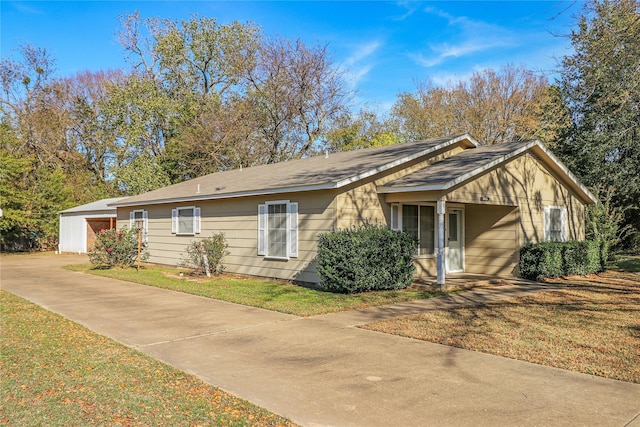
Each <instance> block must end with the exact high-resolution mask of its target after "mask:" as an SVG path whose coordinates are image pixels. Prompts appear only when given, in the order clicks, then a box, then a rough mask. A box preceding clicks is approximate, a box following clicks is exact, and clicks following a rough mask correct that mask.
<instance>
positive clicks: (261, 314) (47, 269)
mask: <svg viewBox="0 0 640 427" xmlns="http://www.w3.org/2000/svg"><path fill="white" fill-rule="evenodd" d="M86 260H87V258H86V257H83V256H67V255H61V256H51V255H40V256H5V257H2V260H1V275H0V280H1V285H2V288H3V289H4V290H7V291H9V292H11V293H14V294H16V295H19V296H21V297H23V298H26V299H28V300H30V301H33V302H35V303H37V304H39V305H41V306H43V307H45V308H47V309H49V310H51V311H54V312H56V313H59V314H61V315H63V316H65V317H67V318H69V319H72V320H74V321H76V322H78V323H80V324H82V325H84V326H86V327H88V328H90V329H92V330H94V331H96V332H98V333H100V334H103V335H106V336H108V337H111V338H113V339H114V340H116V341H119V342H121V343H124V344H126V345H129V346H131V347H134V348H136V349H138V350H140V351H142V352H144V353H146V354H149V355H151V356H153V357H155V358H157V359H159V360H162V361H164V362H166V363H168V364H171V365H173V366H175V367H177V368H179V369H181V370H183V371H185V372H189V373H191V374H194V375H196V376H198V377H200V378H201V379H203V380H204V381H206V382H208V383H210V384H213V385H215V386H218V387H220V388H222V389H223V390H226V391H228V392H230V393H233V394H235V395H236V396H239V397H242V398H245V399H247V400H250V401H252V402H254V403H256V404H258V405H260V406H263V407H264V408H266V409H269V410H270V411H272V412H275V413H277V414H280V415H282V416H285V417H288V418H290V419H291V420H293V421H294V422H296V423H299V424H301V425H305V426H419V425H425V426H432V425H445V426H452V425H453V426H478V425H487V426H488V425H491V426H495V425H509V426H512V425H522V426H528V425H531V426H533V425H598V426H636V427H638V426H640V385H638V384H632V383H625V382H621V381H615V380H607V379H603V378H598V377H594V376H590V375H585V374H578V373H574V372H569V371H564V370H561V369H555V368H548V367H544V366H539V365H534V364H531V363H526V362H520V361H515V360H511V359H505V358H502V357H496V356H490V355H486V354H482V353H476V352H472V351H467V350H461V349H456V348H452V347H446V346H442V345H438V344H432V343H427V342H422V341H417V340H412V339H407V338H402V337H397V336H391V335H386V334H382V333H377V332H371V331H366V330H362V329H358V328H355V327H353V326H351V325H350V323H351V322H352V318H353V316H352V317H351V318H350V317H349V316H342V318H344V319H347V320H346V321H341V320H340V319H341V316H337V315H327V316H317V317H312V318H300V317H297V316H292V315H287V314H280V313H274V312H270V311H266V310H262V309H257V308H251V307H245V306H241V305H236V304H231V303H226V302H220V301H215V300H211V299H207V298H202V297H197V296H192V295H187V294H182V293H179V292H173V291H167V290H162V289H156V288H152V287H147V286H142V285H137V284H132V283H127V282H122V281H117V280H110V279H104V278H100V277H96V276H90V275H84V274H82V273H75V272H69V271H65V270H62V269H60V268H59V267H60V266H62V265H65V264H71V263H77V262H86ZM355 318H362V316H355Z"/></svg>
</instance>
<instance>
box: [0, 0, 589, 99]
mask: <svg viewBox="0 0 640 427" xmlns="http://www.w3.org/2000/svg"><path fill="white" fill-rule="evenodd" d="M581 5H582V3H581V2H580V1H497V2H487V1H447V2H445V1H436V2H414V1H402V2H384V1H352V2H346V1H318V2H314V1H258V2H251V1H225V2H218V1H180V2H179V1H44V0H41V1H18V2H13V1H5V0H2V1H0V14H1V16H0V20H1V21H0V24H1V30H0V35H1V44H0V49H1V51H0V53H1V55H2V57H3V58H5V57H11V56H15V49H16V47H17V46H19V45H21V44H24V43H30V44H32V45H35V46H39V47H44V48H46V49H47V50H48V51H49V52H50V53H51V54H52V55H53V57H54V58H56V60H57V63H56V64H57V70H58V72H57V76H60V77H61V76H69V75H72V74H75V73H76V72H79V71H84V70H91V71H96V70H100V69H113V68H123V69H126V68H127V67H128V66H127V64H126V62H125V60H124V56H123V53H122V49H121V47H120V46H119V45H118V43H117V40H116V33H117V31H118V29H119V21H118V16H119V15H124V14H128V13H132V12H133V11H135V10H138V11H139V12H140V15H141V16H142V17H144V18H147V17H161V18H171V19H174V20H185V19H188V18H189V16H190V15H192V14H195V13H197V14H199V15H201V16H207V17H212V18H217V19H218V21H219V22H220V23H228V22H231V21H234V20H237V21H240V22H246V21H251V22H254V23H256V24H258V25H259V26H260V27H262V28H263V29H264V31H265V33H266V34H267V35H280V36H284V37H287V38H291V39H295V38H300V39H301V40H303V41H304V42H305V43H306V44H309V45H312V44H317V43H320V44H328V46H329V50H330V52H331V54H332V56H333V58H334V62H335V63H337V64H339V65H340V66H342V67H344V68H345V69H348V74H347V77H348V82H349V84H350V85H351V87H352V88H354V89H356V90H357V92H358V95H357V98H356V102H357V103H358V104H359V105H365V104H368V105H369V106H371V107H372V108H379V109H381V110H382V111H384V110H388V109H389V108H390V106H391V105H392V104H393V102H394V101H395V99H396V95H397V94H399V93H401V92H413V91H415V87H416V82H421V81H425V80H427V79H430V80H431V81H432V82H434V83H435V84H445V83H446V82H447V81H451V80H459V79H465V78H467V77H468V76H469V75H470V74H471V73H473V72H474V71H477V70H481V69H483V68H493V69H498V68H500V67H502V66H504V65H506V64H508V63H512V64H516V65H520V64H524V65H525V66H527V67H528V68H530V69H532V70H535V71H539V72H541V73H545V74H546V75H548V76H549V78H550V79H551V80H553V78H554V74H553V70H554V69H555V68H557V59H559V58H560V57H562V56H563V55H566V54H569V53H570V52H571V51H570V45H569V43H568V41H567V39H566V38H563V37H558V34H566V33H568V32H569V30H570V28H571V27H572V25H573V24H574V16H575V15H576V14H577V13H579V12H580V8H581Z"/></svg>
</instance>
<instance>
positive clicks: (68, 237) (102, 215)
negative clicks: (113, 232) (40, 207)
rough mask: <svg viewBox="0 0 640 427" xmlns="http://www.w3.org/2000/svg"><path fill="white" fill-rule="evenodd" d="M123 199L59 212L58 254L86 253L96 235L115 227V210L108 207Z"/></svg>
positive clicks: (99, 201) (102, 201) (119, 198)
mask: <svg viewBox="0 0 640 427" xmlns="http://www.w3.org/2000/svg"><path fill="white" fill-rule="evenodd" d="M123 199H125V197H116V198H111V199H103V200H98V201H96V202H92V203H88V204H86V205H82V206H76V207H75V208H71V209H67V210H64V211H62V212H60V237H59V244H58V249H59V251H60V252H77V253H87V251H88V250H90V249H91V247H92V246H93V244H94V243H95V239H96V234H97V233H98V232H99V231H100V230H103V229H111V228H114V227H115V226H116V208H115V207H113V206H108V205H109V204H110V203H116V202H119V201H120V200H123Z"/></svg>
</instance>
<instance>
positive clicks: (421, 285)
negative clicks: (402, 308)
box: [409, 272, 537, 291]
mask: <svg viewBox="0 0 640 427" xmlns="http://www.w3.org/2000/svg"><path fill="white" fill-rule="evenodd" d="M536 283H537V282H533V281H531V280H526V279H521V278H519V277H516V276H497V275H491V274H473V273H464V272H463V273H449V274H446V275H445V280H444V283H442V284H439V283H438V278H437V277H435V276H420V277H416V278H415V280H414V281H413V283H412V284H411V286H410V287H409V288H410V289H421V290H428V291H454V290H458V289H470V288H483V287H491V286H504V285H533V284H536Z"/></svg>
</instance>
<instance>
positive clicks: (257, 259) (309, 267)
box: [118, 191, 335, 282]
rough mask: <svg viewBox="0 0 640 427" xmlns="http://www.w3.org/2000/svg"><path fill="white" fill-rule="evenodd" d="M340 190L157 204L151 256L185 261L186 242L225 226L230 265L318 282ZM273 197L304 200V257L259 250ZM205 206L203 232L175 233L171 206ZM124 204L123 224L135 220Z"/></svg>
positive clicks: (234, 268) (226, 261)
mask: <svg viewBox="0 0 640 427" xmlns="http://www.w3.org/2000/svg"><path fill="white" fill-rule="evenodd" d="M333 199H334V196H333V194H332V192H329V191H314V192H307V193H291V194H287V195H286V196H273V197H265V196H260V197H257V196H256V197H245V198H238V199H227V200H218V201H203V202H196V203H186V204H164V205H151V206H145V207H144V208H145V209H147V210H148V211H149V234H148V236H149V253H150V258H149V262H153V263H158V264H167V265H179V264H180V263H181V261H182V260H183V259H184V256H185V254H186V247H187V246H188V245H189V244H190V243H191V242H192V241H194V240H196V239H198V238H202V237H208V236H211V235H213V234H214V233H218V232H224V233H225V237H226V240H227V243H228V244H229V252H230V254H229V255H227V256H226V257H225V259H224V264H225V266H226V271H228V272H231V273H240V274H250V275H255V276H263V277H273V278H278V279H285V280H300V281H305V282H317V281H318V278H317V274H316V270H315V256H316V251H317V238H318V234H320V233H324V232H327V231H330V230H333V229H334V226H335V207H334V201H333ZM273 200H289V201H291V202H298V209H299V213H298V230H299V231H298V247H299V249H298V257H297V258H290V259H289V260H285V261H281V260H268V259H265V257H263V256H258V255H257V240H258V239H257V236H258V219H257V213H258V204H260V203H265V202H267V201H273ZM194 205H195V206H198V207H200V208H201V233H200V234H198V235H195V236H177V235H175V234H173V233H171V209H173V208H176V207H181V206H194ZM139 208H140V207H133V208H130V209H129V208H120V209H118V227H122V226H123V225H128V224H129V211H130V210H134V209H139Z"/></svg>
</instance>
